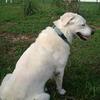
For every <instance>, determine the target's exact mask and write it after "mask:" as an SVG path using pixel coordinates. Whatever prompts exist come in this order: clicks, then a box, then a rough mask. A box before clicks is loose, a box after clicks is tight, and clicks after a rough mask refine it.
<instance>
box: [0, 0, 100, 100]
mask: <svg viewBox="0 0 100 100" xmlns="http://www.w3.org/2000/svg"><path fill="white" fill-rule="evenodd" d="M44 1H45V4H44V5H43V4H42V3H40V5H39V6H40V8H39V11H38V12H37V13H36V14H34V15H32V16H24V15H23V6H22V4H13V5H11V4H7V5H0V82H1V81H2V79H3V77H4V76H5V75H6V74H7V73H9V72H12V71H13V69H14V68H15V64H16V62H17V60H18V59H19V57H20V56H21V55H22V53H23V52H24V51H25V50H26V49H27V48H28V47H29V45H30V44H31V43H32V42H33V41H34V40H35V38H36V36H37V35H38V33H39V32H40V31H41V30H42V29H44V28H45V27H46V26H49V25H53V24H52V22H53V21H54V20H56V19H57V18H59V16H60V15H62V14H63V13H64V12H65V11H66V9H65V8H60V7H57V6H55V5H54V4H53V5H51V4H52V3H50V2H49V1H48V2H49V3H48V2H47V1H46V0H44ZM80 7H81V8H80V14H81V15H83V16H84V17H85V18H86V19H87V20H88V23H89V24H90V25H93V26H95V28H96V29H97V30H96V33H95V35H94V36H93V37H92V38H91V39H90V40H89V41H87V42H84V41H81V40H80V39H78V38H77V39H75V40H74V41H73V44H72V47H71V48H72V49H71V56H70V58H69V61H68V65H67V66H66V69H65V76H64V84H63V87H64V88H65V89H66V90H67V95H66V96H63V97H61V96H59V95H58V93H57V91H56V89H55V84H53V85H52V82H50V84H49V85H50V87H49V90H50V91H51V92H50V94H51V100H67V98H69V97H73V98H74V99H75V100H100V38H99V37H100V12H99V9H98V6H97V4H96V3H81V5H80ZM68 100H71V99H68Z"/></svg>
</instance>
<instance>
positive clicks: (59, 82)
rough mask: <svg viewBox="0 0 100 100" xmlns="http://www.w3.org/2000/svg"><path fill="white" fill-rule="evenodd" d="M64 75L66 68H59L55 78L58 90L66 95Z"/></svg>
mask: <svg viewBox="0 0 100 100" xmlns="http://www.w3.org/2000/svg"><path fill="white" fill-rule="evenodd" d="M63 75H64V68H58V69H57V70H56V72H55V78H54V79H55V81H56V85H57V90H58V92H59V93H60V94H61V95H64V94H65V93H66V90H64V89H63V88H62V83H63Z"/></svg>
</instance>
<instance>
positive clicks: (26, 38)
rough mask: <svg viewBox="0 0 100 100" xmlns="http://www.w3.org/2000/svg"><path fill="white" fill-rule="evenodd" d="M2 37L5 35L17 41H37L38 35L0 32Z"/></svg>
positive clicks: (12, 40) (10, 39)
mask: <svg viewBox="0 0 100 100" xmlns="http://www.w3.org/2000/svg"><path fill="white" fill-rule="evenodd" d="M0 37H4V38H6V39H8V40H9V41H11V42H13V43H15V42H17V41H30V42H31V41H33V42H34V41H35V39H36V37H33V36H32V35H16V34H12V33H0Z"/></svg>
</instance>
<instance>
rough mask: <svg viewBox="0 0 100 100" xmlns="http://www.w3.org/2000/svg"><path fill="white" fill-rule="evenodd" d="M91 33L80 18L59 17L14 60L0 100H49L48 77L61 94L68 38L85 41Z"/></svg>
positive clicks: (68, 47)
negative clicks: (13, 67) (13, 66)
mask: <svg viewBox="0 0 100 100" xmlns="http://www.w3.org/2000/svg"><path fill="white" fill-rule="evenodd" d="M93 33H94V32H93V31H92V29H91V28H90V27H89V26H88V25H87V24H86V20H85V19H84V18H83V17H82V16H80V15H78V14H75V13H65V14H64V15H62V16H61V17H60V19H58V20H57V21H54V27H47V28H46V29H44V30H43V31H42V32H41V33H40V34H39V36H38V38H37V39H36V41H35V42H34V43H33V44H32V45H31V46H30V47H29V48H28V49H27V50H26V51H25V52H24V53H23V55H22V56H21V57H20V59H19V60H18V62H17V64H16V68H15V70H14V71H13V73H11V74H8V75H6V77H5V78H4V80H3V82H2V84H1V87H0V98H1V100H50V95H49V94H47V93H45V92H44V86H45V83H46V82H47V80H48V79H50V78H51V77H55V81H56V84H57V90H58V92H59V93H60V94H62V95H63V94H65V93H66V91H65V90H64V89H63V88H62V82H63V75H64V69H65V65H66V63H67V60H68V57H69V54H70V44H71V43H72V39H73V37H74V36H79V37H80V38H81V39H84V40H87V39H88V38H89V37H90V36H91V34H93Z"/></svg>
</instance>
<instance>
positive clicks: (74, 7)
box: [64, 0, 80, 12]
mask: <svg viewBox="0 0 100 100" xmlns="http://www.w3.org/2000/svg"><path fill="white" fill-rule="evenodd" d="M79 1H80V0H64V2H65V3H66V6H67V10H68V11H70V12H78V11H79Z"/></svg>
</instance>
